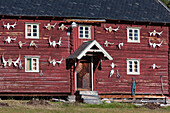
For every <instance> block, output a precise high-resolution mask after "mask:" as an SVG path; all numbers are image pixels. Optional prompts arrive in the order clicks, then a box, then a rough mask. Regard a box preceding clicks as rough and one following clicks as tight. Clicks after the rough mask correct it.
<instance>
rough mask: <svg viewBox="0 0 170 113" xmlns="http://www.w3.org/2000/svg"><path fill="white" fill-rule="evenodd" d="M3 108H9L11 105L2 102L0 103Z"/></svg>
mask: <svg viewBox="0 0 170 113" xmlns="http://www.w3.org/2000/svg"><path fill="white" fill-rule="evenodd" d="M1 106H3V107H8V106H9V104H8V103H2V102H0V107H1Z"/></svg>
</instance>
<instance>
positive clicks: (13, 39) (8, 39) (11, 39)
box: [4, 36, 17, 44]
mask: <svg viewBox="0 0 170 113" xmlns="http://www.w3.org/2000/svg"><path fill="white" fill-rule="evenodd" d="M16 39H17V37H16V38H11V37H10V36H8V38H7V39H4V42H8V44H9V43H11V41H15V40H16Z"/></svg>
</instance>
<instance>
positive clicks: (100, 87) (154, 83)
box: [95, 23, 169, 94]
mask: <svg viewBox="0 0 170 113" xmlns="http://www.w3.org/2000/svg"><path fill="white" fill-rule="evenodd" d="M104 25H106V26H107V27H108V26H112V27H114V28H117V27H118V26H120V28H119V30H118V31H117V32H111V33H110V32H107V31H105V30H104ZM127 27H141V29H140V43H130V42H127V29H126V28H127ZM153 30H156V31H158V32H160V31H163V33H162V35H161V36H160V37H159V38H157V37H156V36H149V34H148V32H152V31H153ZM168 33H169V31H168V27H161V26H146V25H130V24H117V25H115V24H111V23H103V24H102V25H101V26H96V27H95V39H96V40H97V41H98V42H99V43H100V44H101V45H103V47H104V48H105V50H106V51H107V52H108V53H109V54H110V55H111V56H112V57H113V61H103V62H102V70H98V71H97V72H96V79H95V84H96V90H97V91H99V93H109V94H111V93H127V94H129V93H131V90H132V77H135V83H136V93H137V94H161V93H162V90H161V80H160V76H161V75H162V78H163V88H164V94H168V90H169V84H168V50H169V47H168V43H169V39H168V38H169V36H168ZM149 38H150V39H151V42H152V43H153V42H155V43H160V42H161V41H162V40H164V42H163V44H162V46H161V47H160V48H153V47H149ZM106 40H107V41H109V42H111V43H114V45H113V46H109V47H105V46H104V42H105V41H106ZM119 42H123V43H124V46H123V47H122V49H118V48H117V47H116V45H118V44H119ZM128 58H134V59H141V60H140V75H127V63H126V59H128ZM112 62H113V63H115V64H117V66H116V68H114V70H115V73H114V75H113V76H112V77H111V78H109V77H108V76H109V72H110V70H111V66H110V64H111V63H112ZM152 64H156V65H158V66H161V68H159V69H155V70H153V69H152V68H151V65H152ZM116 70H118V71H119V74H120V75H121V78H116Z"/></svg>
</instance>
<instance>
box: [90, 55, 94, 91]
mask: <svg viewBox="0 0 170 113" xmlns="http://www.w3.org/2000/svg"><path fill="white" fill-rule="evenodd" d="M90 72H91V79H92V80H91V82H92V83H91V90H92V91H93V90H94V81H93V80H94V73H93V57H91V70H90Z"/></svg>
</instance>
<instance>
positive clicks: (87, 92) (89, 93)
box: [79, 91, 98, 95]
mask: <svg viewBox="0 0 170 113" xmlns="http://www.w3.org/2000/svg"><path fill="white" fill-rule="evenodd" d="M79 95H98V92H97V91H79Z"/></svg>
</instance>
